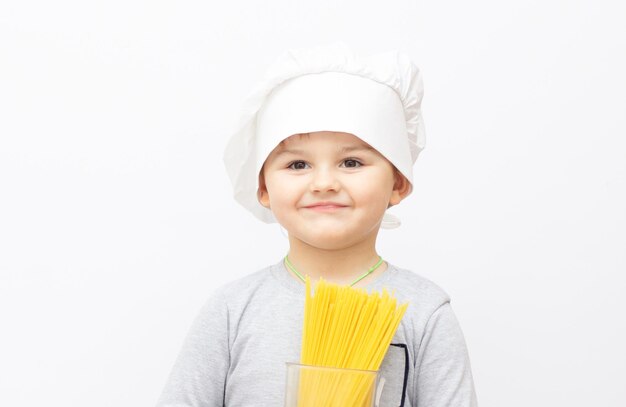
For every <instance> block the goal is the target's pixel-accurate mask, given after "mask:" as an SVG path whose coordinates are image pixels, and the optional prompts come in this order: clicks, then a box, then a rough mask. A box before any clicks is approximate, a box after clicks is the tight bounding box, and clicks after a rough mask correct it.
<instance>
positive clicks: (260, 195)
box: [256, 169, 270, 209]
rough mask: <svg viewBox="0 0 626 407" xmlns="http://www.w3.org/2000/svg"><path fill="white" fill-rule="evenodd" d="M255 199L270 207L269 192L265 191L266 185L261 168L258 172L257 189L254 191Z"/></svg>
mask: <svg viewBox="0 0 626 407" xmlns="http://www.w3.org/2000/svg"><path fill="white" fill-rule="evenodd" d="M256 197H257V200H258V201H259V203H260V204H261V205H263V206H264V207H266V208H267V209H270V194H269V192H267V186H266V185H265V177H264V176H263V170H262V169H261V172H260V173H259V189H257V191H256Z"/></svg>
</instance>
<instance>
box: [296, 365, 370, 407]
mask: <svg viewBox="0 0 626 407" xmlns="http://www.w3.org/2000/svg"><path fill="white" fill-rule="evenodd" d="M378 383H379V377H378V372H377V371H372V370H356V369H339V368H332V367H322V366H310V365H302V364H298V363H287V388H286V392H285V407H374V406H375V405H377V403H376V404H375V399H376V398H379V397H377V393H379V390H381V389H378V390H377V388H378Z"/></svg>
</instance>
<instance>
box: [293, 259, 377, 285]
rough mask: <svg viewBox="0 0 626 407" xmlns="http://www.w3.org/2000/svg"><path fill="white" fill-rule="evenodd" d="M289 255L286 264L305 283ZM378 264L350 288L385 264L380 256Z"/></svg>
mask: <svg viewBox="0 0 626 407" xmlns="http://www.w3.org/2000/svg"><path fill="white" fill-rule="evenodd" d="M288 256H289V255H287V256H285V262H286V263H287V267H289V269H290V270H291V271H293V272H294V273H295V274H296V275H297V276H298V278H300V280H302V282H303V283H304V282H305V280H304V277H303V276H302V274H300V273H298V270H296V268H295V267H294V266H293V264H291V262H290V261H289V257H288ZM378 257H379V258H378V263H376V264H374V265H373V266H372V267H370V269H369V270H367V271H366V272H365V274H363V275H362V276H361V277H359V278H357V279H356V280H354V281H353V282H352V283H351V284H350V287H352V286H353V285H355V284H356V283H358V282H359V281H361V280H363V279H364V278H365V277H367V276H369V275H370V274H372V273H373V272H374V270H376V269H377V268H378V267H379V266H380V265H381V264H383V258H382V257H381V256H378Z"/></svg>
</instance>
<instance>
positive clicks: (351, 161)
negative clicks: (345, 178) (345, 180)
mask: <svg viewBox="0 0 626 407" xmlns="http://www.w3.org/2000/svg"><path fill="white" fill-rule="evenodd" d="M343 162H344V164H345V166H346V167H348V168H358V167H360V166H361V165H363V164H361V162H360V161H358V160H355V159H353V158H348V159H347V160H343Z"/></svg>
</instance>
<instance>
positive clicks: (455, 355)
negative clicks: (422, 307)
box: [413, 302, 478, 407]
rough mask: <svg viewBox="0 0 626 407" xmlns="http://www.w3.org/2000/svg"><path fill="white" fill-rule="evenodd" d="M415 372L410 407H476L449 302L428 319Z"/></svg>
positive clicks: (463, 348) (467, 361)
mask: <svg viewBox="0 0 626 407" xmlns="http://www.w3.org/2000/svg"><path fill="white" fill-rule="evenodd" d="M415 368H416V372H417V373H416V375H415V376H414V377H415V380H416V383H415V388H416V392H415V393H414V394H415V395H416V397H417V400H413V405H414V406H418V407H477V406H478V402H477V400H476V392H475V389H474V380H473V377H472V369H471V365H470V359H469V354H468V351H467V346H466V343H465V338H464V336H463V332H462V331H461V327H460V325H459V322H458V320H457V318H456V316H455V314H454V312H453V311H452V307H451V306H450V302H445V303H443V304H442V305H441V306H439V307H438V308H437V309H436V310H435V311H434V312H433V313H432V315H431V316H430V318H429V320H428V322H427V324H426V327H425V330H424V335H423V337H422V341H421V344H420V347H419V350H418V354H417V357H416V366H415Z"/></svg>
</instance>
